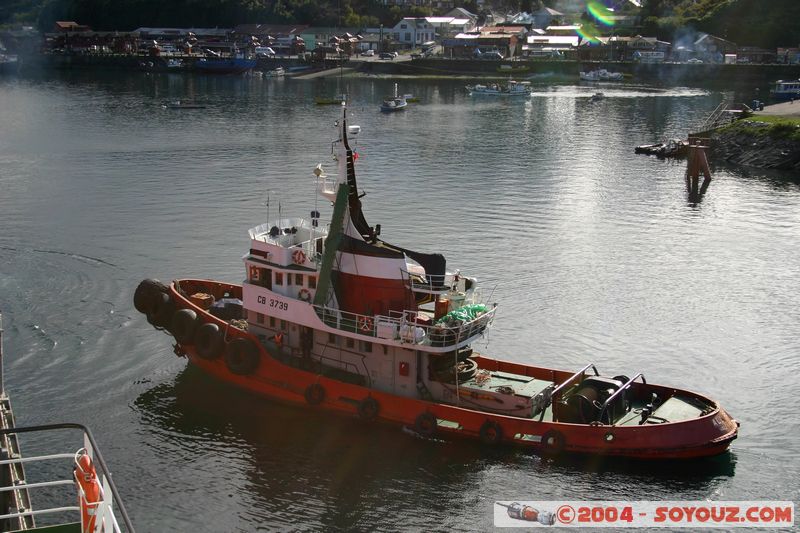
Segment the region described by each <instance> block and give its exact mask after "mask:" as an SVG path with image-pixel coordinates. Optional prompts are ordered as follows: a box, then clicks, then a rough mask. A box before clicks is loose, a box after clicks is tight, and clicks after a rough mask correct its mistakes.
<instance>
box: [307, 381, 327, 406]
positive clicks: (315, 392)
mask: <svg viewBox="0 0 800 533" xmlns="http://www.w3.org/2000/svg"><path fill="white" fill-rule="evenodd" d="M303 396H305V398H306V402H308V405H319V404H321V403H322V402H323V401H324V400H325V387H323V386H322V385H320V384H319V383H312V384H311V385H309V386H308V387H306V391H305V393H303Z"/></svg>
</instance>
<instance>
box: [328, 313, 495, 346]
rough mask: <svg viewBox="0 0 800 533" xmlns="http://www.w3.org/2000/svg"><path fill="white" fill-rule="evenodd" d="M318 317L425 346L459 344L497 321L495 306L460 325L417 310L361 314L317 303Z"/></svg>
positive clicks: (367, 333) (339, 325)
mask: <svg viewBox="0 0 800 533" xmlns="http://www.w3.org/2000/svg"><path fill="white" fill-rule="evenodd" d="M314 309H315V310H316V313H317V316H319V318H320V320H322V321H323V322H324V323H325V324H326V325H328V326H330V327H333V328H336V329H340V330H343V331H349V332H352V333H358V334H360V335H365V336H368V337H377V338H382V339H394V340H398V339H399V340H400V341H401V342H404V343H408V344H416V345H426V346H436V347H443V346H456V345H458V344H461V343H466V342H468V341H470V340H473V339H474V338H476V337H478V336H480V335H482V334H483V332H484V331H485V330H486V328H487V327H488V326H489V325H490V324H491V322H492V320H494V316H495V311H496V307H494V306H487V310H486V312H485V313H483V314H481V315H479V316H477V317H476V318H474V319H473V320H470V321H467V322H462V323H461V324H459V325H458V326H455V327H454V326H444V325H442V324H435V323H434V324H431V323H430V321H429V319H426V318H423V316H424V315H422V314H420V313H418V312H417V311H412V310H408V311H390V312H389V314H388V315H362V314H358V313H350V312H347V311H341V310H339V309H332V308H329V307H324V306H319V305H315V306H314Z"/></svg>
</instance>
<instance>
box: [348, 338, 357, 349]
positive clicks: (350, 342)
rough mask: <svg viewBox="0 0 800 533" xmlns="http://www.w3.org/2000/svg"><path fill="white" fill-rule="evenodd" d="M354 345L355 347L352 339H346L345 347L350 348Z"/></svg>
mask: <svg viewBox="0 0 800 533" xmlns="http://www.w3.org/2000/svg"><path fill="white" fill-rule="evenodd" d="M355 345H356V343H355V342H353V339H351V338H350V337H347V347H348V348H352V347H353V346H355Z"/></svg>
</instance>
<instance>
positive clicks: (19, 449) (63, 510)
mask: <svg viewBox="0 0 800 533" xmlns="http://www.w3.org/2000/svg"><path fill="white" fill-rule="evenodd" d="M2 342H3V329H2V316H0V531H19V532H21V531H30V532H36V531H41V532H42V533H44V532H45V531H46V532H48V533H54V532H63V533H110V532H122V531H124V532H126V533H134V529H133V525H132V524H131V521H130V518H129V517H128V513H127V511H126V510H125V506H124V505H123V503H122V499H121V498H120V495H119V491H117V488H116V486H115V485H114V481H113V480H112V477H111V472H110V471H109V469H108V466H107V465H106V462H105V461H104V460H103V457H102V455H101V453H100V448H99V447H98V445H97V441H96V440H95V439H94V436H93V435H92V432H91V431H90V430H89V428H87V427H85V426H82V425H80V424H73V423H59V424H47V425H39V426H24V427H23V426H17V425H16V422H15V419H14V413H13V410H12V408H11V400H10V398H9V396H8V395H7V394H6V391H5V389H4V387H3V377H2V371H3V364H2V360H3V344H2ZM68 431H71V432H72V437H73V438H74V442H75V444H74V447H72V448H65V445H64V443H65V437H67V436H69V435H70V433H68ZM26 444H31V445H32V446H31V447H32V448H36V449H37V451H38V453H37V454H35V455H31V454H27V453H25V445H26ZM32 463H38V464H40V465H43V468H40V469H37V473H40V472H45V474H47V472H49V473H50V474H49V477H45V478H44V479H42V478H41V477H40V478H37V480H36V482H35V483H31V482H29V480H28V478H27V476H26V473H25V465H31V464H32ZM45 468H46V470H45ZM68 468H71V469H72V471H73V473H72V475H71V476H69V478H67V479H63V478H58V477H59V474H58V472H64V471H65V470H66V469H68ZM64 486H68V487H70V488H72V489H74V492H70V491H64V490H63V489H62V490H59V489H58V488H56V487H64ZM32 494H34V495H36V494H38V495H39V497H37V498H33V500H34V501H38V502H40V503H41V502H43V501H44V502H47V503H46V505H44V504H43V505H41V506H39V505H37V506H35V507H34V506H33V505H32V497H31V495H32ZM43 516H47V517H48V518H46V519H45V520H44V521H46V522H47V525H43V524H37V520H39V519H40V518H41V517H43Z"/></svg>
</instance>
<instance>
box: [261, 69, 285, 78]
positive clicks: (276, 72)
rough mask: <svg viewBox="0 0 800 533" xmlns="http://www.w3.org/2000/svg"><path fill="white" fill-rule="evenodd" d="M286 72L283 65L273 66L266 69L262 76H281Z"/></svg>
mask: <svg viewBox="0 0 800 533" xmlns="http://www.w3.org/2000/svg"><path fill="white" fill-rule="evenodd" d="M285 74H286V71H285V70H284V69H283V67H275V68H274V69H272V70H268V71H266V72H265V73H264V76H266V77H268V78H282V77H283V76H284V75H285Z"/></svg>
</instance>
